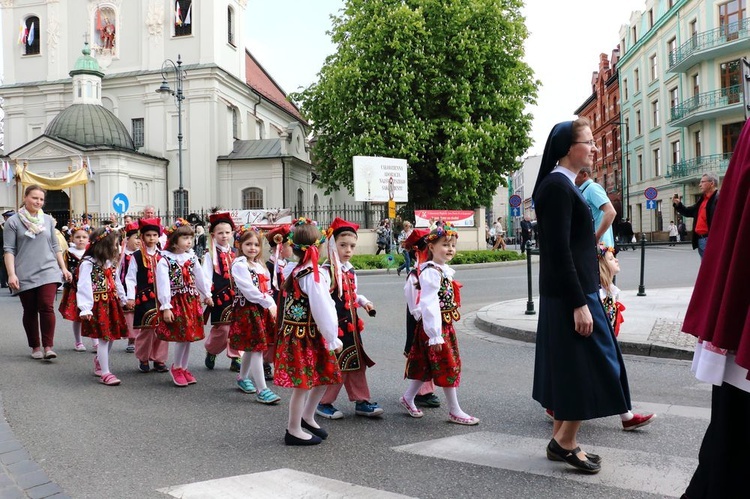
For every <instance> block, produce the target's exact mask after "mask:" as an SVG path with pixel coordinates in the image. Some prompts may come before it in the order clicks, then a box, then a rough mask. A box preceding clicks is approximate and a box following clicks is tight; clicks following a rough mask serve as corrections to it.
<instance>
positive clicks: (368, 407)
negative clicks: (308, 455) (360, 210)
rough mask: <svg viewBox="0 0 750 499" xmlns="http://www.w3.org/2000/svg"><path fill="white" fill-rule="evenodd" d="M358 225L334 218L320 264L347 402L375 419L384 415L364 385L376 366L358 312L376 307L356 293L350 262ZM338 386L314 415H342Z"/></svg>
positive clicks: (321, 403)
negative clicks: (338, 343)
mask: <svg viewBox="0 0 750 499" xmlns="http://www.w3.org/2000/svg"><path fill="white" fill-rule="evenodd" d="M357 229H359V225H357V224H355V223H352V222H347V221H346V220H343V219H341V218H338V217H337V218H336V219H335V220H334V221H333V222H331V225H330V227H329V228H328V233H327V237H328V258H329V259H328V261H327V262H326V263H325V264H324V265H323V268H324V269H326V270H327V271H328V272H329V273H330V275H331V297H332V298H333V301H334V303H335V304H336V315H337V316H338V321H339V339H341V341H342V342H343V343H344V347H343V350H342V351H341V352H340V353H338V354H337V355H336V360H337V361H338V364H339V369H341V374H342V377H343V386H345V387H346V393H347V394H348V395H349V400H351V401H352V402H355V406H354V407H355V411H354V412H355V414H357V415H359V416H367V417H375V416H380V415H381V414H383V408H382V407H380V406H379V405H378V404H377V403H376V402H370V388H369V387H368V386H367V377H366V376H365V371H366V370H367V368H368V367H371V366H373V365H375V363H374V362H373V361H372V359H370V357H368V356H367V354H366V353H365V350H364V347H363V345H362V338H361V336H360V333H361V332H362V330H363V328H364V324H363V322H362V319H360V318H359V317H358V316H357V309H358V308H360V307H361V308H364V310H365V311H366V312H367V313H369V314H371V315H374V314H375V306H374V305H373V304H372V302H371V301H369V300H368V299H367V298H366V297H365V296H364V295H358V294H357V276H356V275H355V274H354V267H352V264H351V263H350V262H349V259H350V258H351V257H352V255H353V254H354V248H355V247H356V246H357ZM341 386H342V385H341V384H340V383H339V384H334V385H330V386H329V387H328V389H327V390H326V393H325V395H323V398H322V399H321V400H320V403H319V404H318V409H317V411H316V414H318V416H321V417H324V418H328V419H339V418H342V417H343V416H344V415H343V414H342V412H341V411H339V410H338V409H336V408H335V407H334V406H333V402H335V401H336V397H337V396H338V394H339V391H341Z"/></svg>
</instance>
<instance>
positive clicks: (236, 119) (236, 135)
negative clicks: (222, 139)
mask: <svg viewBox="0 0 750 499" xmlns="http://www.w3.org/2000/svg"><path fill="white" fill-rule="evenodd" d="M232 138H233V139H234V140H239V139H240V113H239V112H237V108H236V107H233V108H232Z"/></svg>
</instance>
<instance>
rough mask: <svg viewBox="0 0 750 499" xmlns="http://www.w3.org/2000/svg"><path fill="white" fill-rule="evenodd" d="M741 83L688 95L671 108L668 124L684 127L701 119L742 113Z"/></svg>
mask: <svg viewBox="0 0 750 499" xmlns="http://www.w3.org/2000/svg"><path fill="white" fill-rule="evenodd" d="M742 102H743V95H742V85H733V86H731V87H727V88H720V89H718V90H714V91H712V92H704V93H700V94H698V95H696V96H694V97H690V98H688V99H687V100H685V101H684V102H681V103H680V104H678V105H676V106H675V107H673V108H672V109H671V117H670V119H669V124H670V125H671V126H674V127H686V126H689V125H692V124H693V123H697V122H699V121H702V120H707V119H711V118H718V117H720V116H729V115H733V114H737V115H738V116H739V115H741V114H742V112H743V109H742Z"/></svg>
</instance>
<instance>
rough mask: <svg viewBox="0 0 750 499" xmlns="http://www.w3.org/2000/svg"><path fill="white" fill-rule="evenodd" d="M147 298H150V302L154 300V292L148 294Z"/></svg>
mask: <svg viewBox="0 0 750 499" xmlns="http://www.w3.org/2000/svg"><path fill="white" fill-rule="evenodd" d="M148 297H149V298H151V299H152V300H154V299H156V295H155V294H154V292H153V291H151V292H150V293H149V294H148Z"/></svg>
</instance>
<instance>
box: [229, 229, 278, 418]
mask: <svg viewBox="0 0 750 499" xmlns="http://www.w3.org/2000/svg"><path fill="white" fill-rule="evenodd" d="M235 240H236V241H237V243H236V244H237V246H239V256H238V257H237V258H236V259H235V260H234V262H233V263H232V280H233V281H234V287H235V288H236V290H237V291H236V294H235V297H234V304H233V306H232V325H231V326H230V329H229V345H230V346H231V347H232V348H233V349H236V350H238V351H241V352H244V353H243V354H242V364H241V368H240V374H239V375H238V376H237V386H239V388H240V390H242V391H243V392H245V393H256V391H257V393H256V395H255V399H256V400H257V401H258V402H260V403H261V404H275V403H276V402H278V401H279V400H281V398H280V397H279V396H278V395H276V394H275V393H274V392H272V391H271V390H270V389H269V388H268V387H267V386H266V379H265V376H264V374H263V353H264V352H265V351H266V350H268V346H269V345H271V344H272V343H273V342H274V340H275V339H276V335H275V334H274V329H275V328H274V326H275V324H276V303H275V302H274V300H273V295H272V294H271V282H270V281H271V276H270V275H269V273H268V270H267V269H266V267H265V265H263V264H262V263H261V261H262V260H261V256H262V255H261V244H262V242H261V241H262V240H263V239H262V236H261V234H260V231H258V229H257V228H255V227H253V226H252V225H250V224H245V225H243V226H242V227H240V228H239V229H237V232H236V233H235ZM251 374H252V379H253V380H252V381H251V380H250V375H251ZM253 381H255V384H253Z"/></svg>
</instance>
